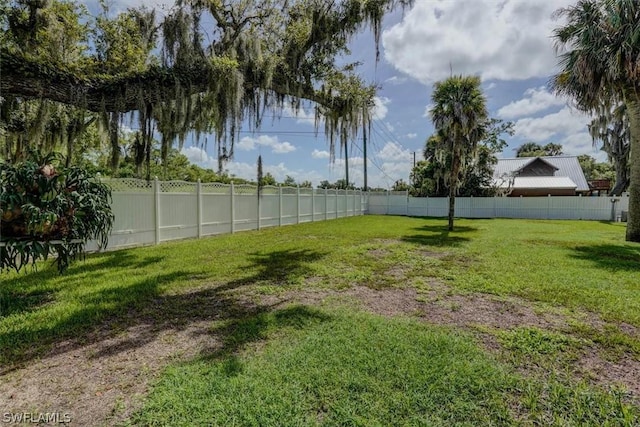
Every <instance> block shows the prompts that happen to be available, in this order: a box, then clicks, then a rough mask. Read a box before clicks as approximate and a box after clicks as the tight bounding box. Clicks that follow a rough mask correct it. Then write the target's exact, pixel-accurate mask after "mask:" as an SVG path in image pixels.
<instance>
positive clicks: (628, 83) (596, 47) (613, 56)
mask: <svg viewBox="0 0 640 427" xmlns="http://www.w3.org/2000/svg"><path fill="white" fill-rule="evenodd" d="M558 13H559V15H560V16H562V17H563V18H565V19H566V22H565V23H564V24H563V25H562V26H560V27H559V28H557V29H556V30H555V34H554V37H555V39H556V43H557V44H558V49H559V50H560V51H561V55H560V66H561V70H560V72H559V73H558V75H556V76H555V77H554V79H553V85H554V87H555V89H556V92H558V93H561V94H565V95H569V96H570V97H572V98H573V99H575V101H576V105H577V106H578V107H579V108H580V109H582V110H585V111H589V112H592V113H595V114H599V113H601V111H602V108H603V106H604V107H605V109H606V110H609V109H612V108H615V106H616V105H618V104H619V103H624V105H625V108H626V114H627V118H628V120H629V137H630V150H631V151H630V156H629V164H630V167H629V172H630V175H629V180H630V184H629V222H628V224H627V235H626V238H627V240H629V241H633V242H640V2H638V1H637V0H579V1H578V2H577V3H576V5H574V6H570V7H567V8H564V9H561V10H560V11H559V12H558Z"/></svg>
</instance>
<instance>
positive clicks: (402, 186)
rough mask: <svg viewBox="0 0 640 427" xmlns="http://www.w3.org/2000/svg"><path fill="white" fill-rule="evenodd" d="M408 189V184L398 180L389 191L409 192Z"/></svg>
mask: <svg viewBox="0 0 640 427" xmlns="http://www.w3.org/2000/svg"><path fill="white" fill-rule="evenodd" d="M410 188H411V187H410V186H409V184H408V183H406V182H405V180H404V179H399V180H397V181H396V182H394V183H393V186H392V187H391V191H409V190H410Z"/></svg>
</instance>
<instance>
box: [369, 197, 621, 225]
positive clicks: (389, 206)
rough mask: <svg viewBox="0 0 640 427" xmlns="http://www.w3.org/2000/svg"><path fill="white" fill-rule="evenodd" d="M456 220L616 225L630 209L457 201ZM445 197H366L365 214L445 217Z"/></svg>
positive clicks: (538, 200) (614, 202) (580, 203)
mask: <svg viewBox="0 0 640 427" xmlns="http://www.w3.org/2000/svg"><path fill="white" fill-rule="evenodd" d="M455 208H456V210H455V216H456V217H459V218H529V219H584V220H600V221H616V220H618V221H619V220H620V218H621V217H622V212H623V211H627V210H628V209H629V198H628V197H627V196H622V197H615V198H614V197H587V196H575V197H574V196H548V197H456V205H455ZM448 212H449V198H448V197H410V196H409V195H408V193H407V192H405V191H402V192H394V191H391V192H384V193H369V195H368V209H367V213H368V214H378V215H407V216H430V217H445V216H447V215H448Z"/></svg>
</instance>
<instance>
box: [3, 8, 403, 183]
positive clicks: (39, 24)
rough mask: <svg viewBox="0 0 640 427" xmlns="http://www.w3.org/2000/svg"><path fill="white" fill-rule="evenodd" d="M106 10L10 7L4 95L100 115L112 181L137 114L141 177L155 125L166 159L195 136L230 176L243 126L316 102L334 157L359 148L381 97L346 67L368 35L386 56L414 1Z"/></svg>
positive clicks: (5, 38) (5, 27) (6, 18)
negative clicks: (360, 36) (384, 46)
mask: <svg viewBox="0 0 640 427" xmlns="http://www.w3.org/2000/svg"><path fill="white" fill-rule="evenodd" d="M99 3H100V6H101V7H102V13H101V14H100V15H99V16H97V17H92V16H88V15H87V14H86V8H85V7H84V6H82V5H80V4H79V3H77V2H76V1H74V0H70V1H64V0H51V1H26V0H12V1H10V2H7V0H3V2H2V4H1V5H0V7H2V9H3V11H6V15H5V14H4V13H2V14H0V19H2V21H1V22H2V23H3V24H2V25H1V26H0V39H1V40H2V45H1V46H2V52H1V53H2V61H3V64H2V65H3V68H4V69H9V70H11V71H12V73H11V74H10V75H9V76H7V74H6V73H3V78H7V79H11V80H12V83H15V84H12V85H9V87H10V90H11V93H5V94H3V96H4V97H5V98H20V99H24V98H33V97H34V96H38V97H40V98H42V99H49V100H51V101H56V102H61V103H65V104H69V105H73V106H74V107H77V108H79V109H89V110H91V111H92V112H95V113H99V114H100V116H101V118H102V121H103V122H104V128H105V129H106V130H107V131H108V132H109V133H110V136H111V141H112V144H111V147H110V149H111V151H112V166H113V169H114V172H115V168H116V167H117V164H118V161H119V159H118V153H119V151H118V144H117V135H116V134H117V132H118V130H119V126H118V117H119V115H121V114H122V113H125V112H135V116H137V117H138V118H139V121H140V129H141V130H142V134H143V135H142V138H141V143H140V144H139V145H140V147H141V148H140V153H141V154H144V155H142V156H139V157H140V158H139V160H140V162H139V163H137V165H136V166H138V165H140V164H142V163H143V162H146V163H147V165H148V163H149V153H150V144H149V141H150V138H151V136H152V133H153V132H151V131H150V130H151V129H152V128H153V127H154V126H155V129H156V130H157V132H159V133H160V134H161V135H162V139H161V145H162V148H161V150H162V155H163V159H164V156H165V155H166V154H167V152H168V149H169V147H171V146H172V145H173V144H174V143H175V142H176V141H178V142H179V143H180V144H181V143H182V142H183V141H184V139H185V137H186V136H187V135H188V134H189V133H190V132H195V133H196V134H197V135H200V134H201V133H215V137H216V143H217V144H218V146H219V153H218V157H219V161H220V167H219V172H221V171H222V170H223V163H224V162H225V161H228V160H229V159H231V158H232V157H233V151H234V150H233V147H234V142H235V140H236V138H237V135H238V133H237V131H238V129H239V127H240V126H241V125H242V123H243V122H244V121H245V120H246V121H249V122H250V123H251V124H252V125H253V126H255V127H258V126H259V125H260V123H261V120H262V117H263V111H264V109H265V108H272V109H274V110H279V111H281V110H282V108H284V106H285V104H287V105H293V106H294V108H295V107H296V106H299V105H300V100H301V99H307V100H309V101H312V102H314V103H316V104H317V108H316V114H317V118H318V119H319V118H320V116H321V115H322V116H324V123H325V126H326V130H327V133H328V139H329V141H330V148H331V150H333V149H334V148H335V145H336V141H339V142H340V144H342V145H344V144H346V142H347V139H348V138H353V137H354V136H355V135H356V134H357V132H358V131H359V129H361V125H363V124H366V123H368V122H369V120H370V117H369V115H370V110H371V107H372V105H373V96H374V95H375V87H374V86H373V85H370V84H367V83H366V82H364V81H363V80H362V79H361V78H360V77H359V76H358V75H357V74H356V73H355V72H354V68H355V64H348V65H342V64H340V63H339V61H338V57H339V55H342V54H345V53H347V54H348V48H347V46H348V43H349V40H350V39H351V38H353V37H354V36H355V35H356V34H357V33H358V32H359V31H360V30H361V29H362V28H363V27H365V26H367V25H370V26H371V28H372V29H373V33H374V39H375V43H376V46H377V44H378V41H379V38H380V34H381V32H380V25H381V21H382V18H383V16H384V14H385V13H387V12H389V11H391V10H393V9H394V8H395V7H396V6H401V7H406V6H408V5H410V4H411V3H412V1H411V0H376V1H362V0H345V1H340V2H332V3H330V4H325V3H323V2H317V1H307V0H295V1H290V0H259V1H244V0H242V1H235V0H224V1H210V2H186V3H185V2H180V1H178V2H176V7H170V8H168V9H167V12H166V13H163V14H162V15H164V16H163V17H161V18H159V17H157V16H156V13H155V11H154V10H150V9H147V8H145V7H140V8H137V9H134V8H129V9H127V10H126V11H123V12H121V13H118V14H112V13H111V12H110V11H109V8H108V2H107V1H100V2H99ZM205 23H206V24H205ZM207 26H210V27H209V28H207ZM212 29H213V30H212ZM34 81H36V82H38V83H39V84H40V83H41V84H40V86H41V87H42V90H39V91H38V93H37V95H34V93H33V82H34ZM319 123H320V120H317V121H316V124H319ZM26 140H28V141H29V142H30V143H35V144H38V141H34V139H33V138H26ZM31 148H33V147H31ZM148 166H149V165H148Z"/></svg>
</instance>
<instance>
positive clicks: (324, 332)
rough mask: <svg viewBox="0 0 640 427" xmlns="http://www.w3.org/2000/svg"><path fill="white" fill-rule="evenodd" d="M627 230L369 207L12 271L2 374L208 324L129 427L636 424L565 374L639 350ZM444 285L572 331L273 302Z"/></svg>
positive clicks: (636, 267)
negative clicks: (206, 347)
mask: <svg viewBox="0 0 640 427" xmlns="http://www.w3.org/2000/svg"><path fill="white" fill-rule="evenodd" d="M624 231H625V230H624V224H614V223H598V222H577V221H526V220H498V219H496V220H457V221H456V230H455V231H453V232H448V231H446V229H445V221H444V220H442V219H426V218H404V217H384V216H365V217H353V218H345V219H340V220H334V221H327V222H318V223H309V224H303V225H298V226H288V227H282V228H271V229H265V230H261V231H257V232H246V233H238V234H234V235H225V236H218V237H213V238H207V239H202V240H188V241H181V242H172V243H166V244H162V245H159V246H155V247H145V248H136V249H130V250H122V251H116V252H108V253H104V254H96V255H90V256H88V257H87V258H86V260H84V261H79V262H77V263H75V264H74V265H72V266H71V268H70V269H69V271H68V272H67V274H65V275H63V276H59V275H57V271H56V270H55V268H54V267H52V266H50V265H48V264H40V265H39V266H38V270H37V271H31V272H27V273H20V274H13V273H11V274H7V273H3V274H2V275H0V280H1V284H0V372H2V373H6V372H10V371H12V370H14V369H17V368H19V367H21V366H26V365H29V364H30V363H33V362H34V361H35V360H37V359H38V358H40V357H42V356H45V355H46V354H49V353H50V352H51V351H63V350H60V348H67V347H68V346H72V347H73V346H76V347H77V346H83V345H88V344H91V343H94V342H96V340H100V339H104V338H105V337H110V336H117V335H118V334H126V331H127V330H128V328H131V327H132V326H135V325H137V324H142V323H144V324H151V325H153V328H152V329H150V331H149V333H150V334H160V333H162V332H163V331H166V330H172V329H174V328H180V327H183V326H185V325H189V324H192V323H195V322H203V321H205V322H210V330H209V333H210V334H213V335H215V336H217V337H219V340H220V342H221V343H222V346H221V347H220V348H216V349H215V350H212V351H211V352H210V353H209V354H201V355H198V356H197V357H196V358H195V359H194V360H183V361H178V362H176V364H175V365H173V366H170V367H168V368H167V369H166V371H165V373H164V374H163V375H162V376H161V377H160V378H159V379H158V380H157V383H156V385H155V387H154V388H153V390H152V392H151V394H150V396H149V397H148V400H147V401H146V403H145V405H144V407H143V409H142V410H141V411H140V412H138V413H136V415H135V416H134V417H133V418H132V419H131V420H130V422H131V423H134V424H139V425H207V424H211V425H283V424H286V425H314V424H316V425H390V424H396V425H397V424H400V425H490V424H494V425H512V424H518V423H524V424H525V425H530V424H532V423H539V424H542V425H553V424H555V425H604V424H605V423H606V422H609V423H610V425H634V423H635V422H637V418H636V417H637V415H638V412H637V408H636V407H635V406H633V402H632V401H630V400H629V399H628V398H627V397H628V396H627V395H626V394H625V393H624V392H623V391H622V389H618V388H617V387H616V386H615V384H610V385H611V387H612V388H611V387H608V386H607V387H602V386H601V385H597V384H594V383H592V382H590V381H589V379H588V378H580V377H578V378H576V377H575V376H574V377H572V376H571V375H568V374H567V372H569V371H572V369H573V368H572V365H571V363H573V362H574V361H575V360H576V358H578V357H579V355H580V354H581V352H582V351H584V349H585V348H590V347H592V346H598V348H600V349H602V350H603V351H604V352H606V356H607V357H609V358H611V359H612V360H617V359H616V358H620V357H622V356H623V355H624V356H625V357H630V358H632V359H633V360H638V358H639V357H640V340H639V339H638V336H637V335H636V334H634V333H628V332H625V331H626V329H625V328H623V326H624V325H627V326H628V327H631V328H637V327H640V246H638V245H636V244H628V243H625V242H624ZM434 284H439V285H440V286H443V287H445V288H446V289H447V291H446V292H447V293H448V294H454V295H455V294H460V295H485V294H489V295H492V298H496V299H498V300H499V299H500V298H517V301H519V303H520V304H523V305H527V306H531V307H532V308H533V310H535V312H537V313H540V312H542V313H544V312H550V313H554V314H557V313H560V314H562V316H564V318H566V323H567V326H566V327H565V328H564V329H563V330H553V331H551V330H545V329H544V328H542V327H532V326H527V325H505V327H504V328H502V329H500V330H495V328H489V327H483V328H481V327H479V328H477V330H468V329H465V330H461V329H460V328H458V327H456V326H455V325H451V324H448V325H444V326H442V325H433V324H432V323H433V322H426V321H424V320H423V319H421V318H420V316H412V314H411V312H410V311H409V310H407V312H405V313H404V315H401V316H400V317H389V316H386V317H383V316H380V315H376V314H372V313H367V312H364V311H363V309H362V307H361V306H359V305H358V304H349V303H348V302H345V300H344V299H340V298H334V299H332V298H326V299H323V300H322V301H323V302H322V303H320V304H319V305H318V304H315V303H303V304H300V303H295V304H292V305H290V306H287V305H286V304H280V305H277V306H273V307H272V306H270V305H261V303H260V301H261V299H262V298H276V299H278V298H280V299H286V298H288V296H290V295H293V296H295V294H296V293H301V292H307V291H314V292H318V293H322V292H326V293H329V294H331V295H333V296H335V295H340V293H341V292H343V291H346V290H349V289H353V288H354V287H366V288H368V289H373V290H385V289H396V288H413V289H416V291H417V297H416V300H417V301H419V300H421V299H423V298H425V297H424V295H428V292H433V290H434ZM292 298H293V297H292ZM293 299H295V298H293ZM247 301H252V302H254V303H255V305H254V306H251V307H248V306H247ZM382 301H383V300H382ZM381 304H382V303H381ZM436 304H437V301H436ZM456 304H460V303H456ZM447 307H448V308H449V309H450V311H452V313H453V314H452V315H453V316H454V317H455V312H456V310H462V309H464V307H457V306H455V304H449V305H448V306H447ZM212 317H215V321H214V320H212ZM594 320H597V322H595V321H594ZM598 322H600V323H598ZM627 329H628V328H627ZM478 333H480V334H484V335H487V336H489V337H493V339H494V341H495V345H494V346H495V347H496V349H495V351H490V350H489V349H487V346H486V345H485V344H483V343H482V342H481V339H479V335H478ZM65 346H66V347H65ZM489 347H491V346H489ZM533 365H535V367H536V369H529V368H530V367H531V366H533Z"/></svg>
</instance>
